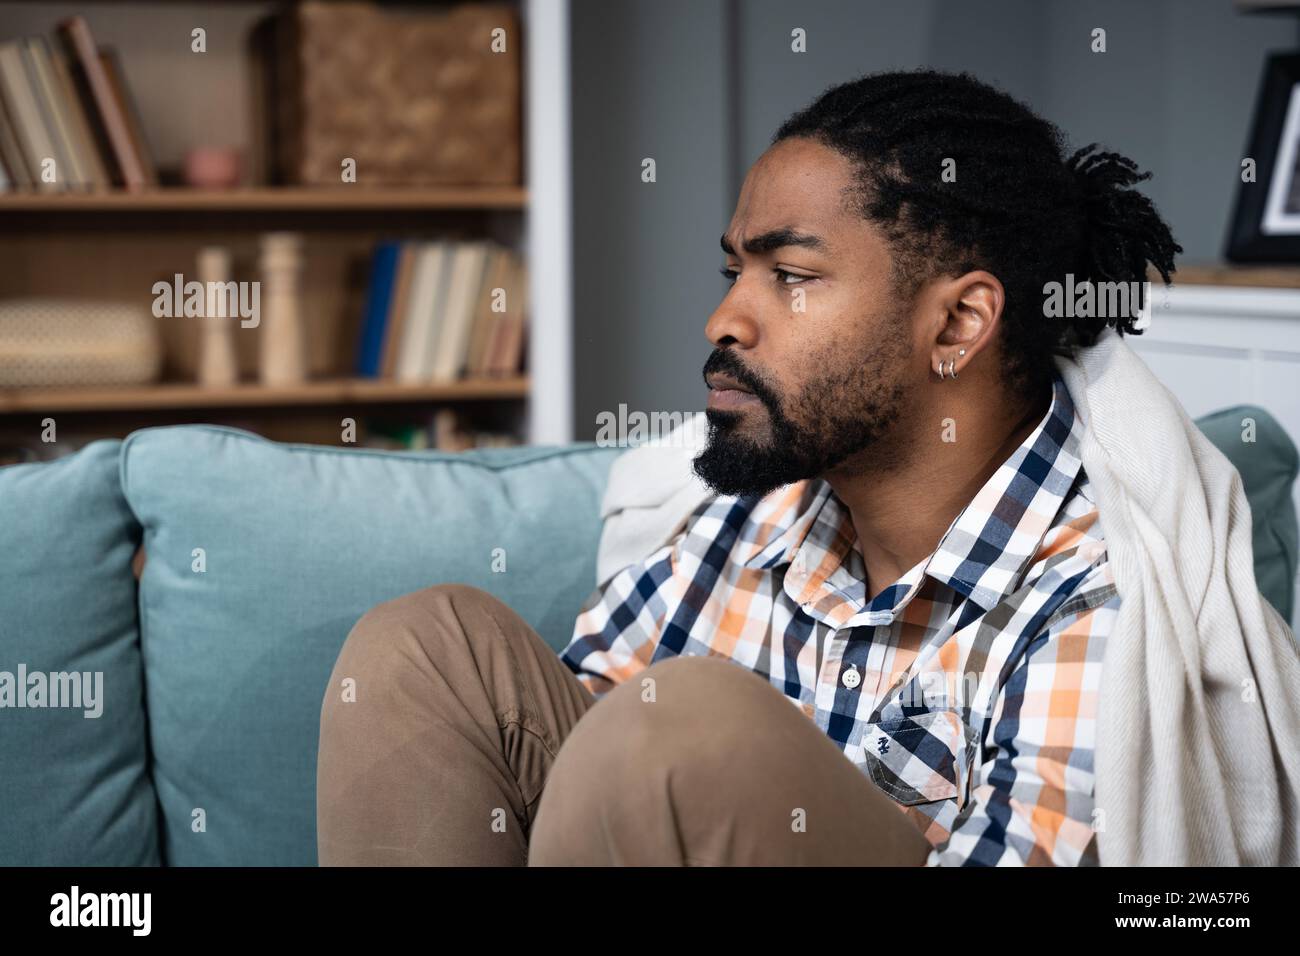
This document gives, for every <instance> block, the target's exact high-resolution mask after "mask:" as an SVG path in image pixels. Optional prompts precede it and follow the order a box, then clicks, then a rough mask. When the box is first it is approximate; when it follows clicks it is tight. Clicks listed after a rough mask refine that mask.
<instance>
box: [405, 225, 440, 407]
mask: <svg viewBox="0 0 1300 956" xmlns="http://www.w3.org/2000/svg"><path fill="white" fill-rule="evenodd" d="M446 249H447V243H445V242H422V243H419V244H418V248H417V250H416V252H415V257H416V258H415V263H414V265H413V267H412V268H413V269H414V270H415V271H414V274H413V275H412V276H411V291H410V295H409V297H408V301H407V310H406V318H405V319H404V320H403V329H402V337H401V339H400V344H399V345H398V353H397V360H396V368H395V370H394V377H395V378H396V379H397V380H398V381H399V382H420V381H423V380H424V373H425V368H424V357H425V355H426V354H427V353H428V351H429V339H430V338H431V336H432V332H433V310H434V300H435V299H436V296H437V289H438V284H439V281H440V277H441V272H442V267H443V260H444V259H445V258H446Z"/></svg>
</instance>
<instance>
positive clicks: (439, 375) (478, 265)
mask: <svg viewBox="0 0 1300 956" xmlns="http://www.w3.org/2000/svg"><path fill="white" fill-rule="evenodd" d="M487 253H488V244H487V243H486V242H483V241H475V242H462V243H459V244H458V245H457V247H456V256H455V259H454V261H453V264H452V271H451V276H450V278H449V280H448V282H447V298H446V303H445V307H444V310H443V321H442V325H441V327H440V328H439V330H438V341H437V344H436V345H435V346H434V352H433V362H432V367H431V369H430V371H429V379H430V381H434V382H450V381H455V380H456V379H457V378H459V377H460V373H461V370H462V368H463V367H464V364H465V352H466V349H467V347H468V344H469V328H470V323H471V322H472V321H473V319H474V312H475V304H476V301H477V299H478V293H479V290H480V289H481V288H482V286H483V268H484V266H485V265H486V263H487Z"/></svg>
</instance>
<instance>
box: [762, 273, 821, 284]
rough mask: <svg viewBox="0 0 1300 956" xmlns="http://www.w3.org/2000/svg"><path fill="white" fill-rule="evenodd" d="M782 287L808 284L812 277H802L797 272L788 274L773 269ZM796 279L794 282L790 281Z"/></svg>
mask: <svg viewBox="0 0 1300 956" xmlns="http://www.w3.org/2000/svg"><path fill="white" fill-rule="evenodd" d="M772 271H773V272H775V273H776V276H777V278H778V279H780V280H781V284H782V285H798V284H799V283H800V282H807V281H808V280H809V279H811V278H812V276H801V275H799V273H797V272H786V271H785V270H784V269H773V270H772ZM791 279H794V280H795V281H794V282H791V281H790V280H791Z"/></svg>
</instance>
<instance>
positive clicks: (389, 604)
mask: <svg viewBox="0 0 1300 956" xmlns="http://www.w3.org/2000/svg"><path fill="white" fill-rule="evenodd" d="M498 604H501V601H500V599H499V598H497V597H495V596H493V595H492V594H489V593H488V592H487V591H484V590H483V589H482V588H477V587H474V586H473V585H469V584H460V583H454V584H435V585H432V586H430V587H427V588H421V589H420V590H418V591H412V592H410V593H409V594H403V595H401V596H399V597H395V598H392V599H391V600H388V601H384V602H383V603H381V604H376V605H375V606H374V607H372V608H371V609H370V610H369V611H367V612H366V613H365V614H363V615H362V616H361V618H360V619H359V620H358V621H357V623H356V624H355V625H353V627H352V630H351V631H350V632H349V633H348V636H347V639H346V640H345V641H344V643H343V648H342V649H341V651H340V652H339V657H340V660H342V659H343V658H345V657H346V658H349V659H351V660H353V661H357V660H359V659H360V660H365V661H367V662H372V663H373V662H375V661H376V659H378V658H382V657H389V656H402V657H409V652H410V649H411V647H412V645H413V644H414V645H419V646H421V647H423V648H424V649H425V651H426V652H427V651H429V650H430V649H431V648H432V647H433V646H435V645H437V644H439V643H440V642H442V641H444V640H446V639H448V638H452V639H456V640H463V639H464V637H465V634H464V628H463V627H462V626H461V622H462V621H463V620H464V619H465V618H466V617H467V616H469V615H470V614H473V613H475V612H476V611H479V610H480V609H483V608H492V606H493V605H498Z"/></svg>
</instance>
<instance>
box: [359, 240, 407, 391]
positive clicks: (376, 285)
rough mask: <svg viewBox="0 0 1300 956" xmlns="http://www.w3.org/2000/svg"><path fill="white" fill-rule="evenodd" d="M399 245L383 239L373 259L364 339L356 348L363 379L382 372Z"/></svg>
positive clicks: (363, 328) (362, 326)
mask: <svg viewBox="0 0 1300 956" xmlns="http://www.w3.org/2000/svg"><path fill="white" fill-rule="evenodd" d="M400 251H401V246H400V244H398V243H396V242H381V243H379V244H378V245H377V246H376V247H375V251H374V254H373V256H372V257H371V261H370V283H369V288H368V290H367V293H366V311H365V318H364V319H363V321H362V325H361V341H360V343H359V345H358V348H357V362H356V373H357V374H358V375H360V376H362V377H364V378H374V377H375V376H377V375H378V374H379V363H380V359H381V356H382V354H383V343H384V328H385V326H386V325H387V324H388V308H389V304H390V302H391V299H392V294H393V278H394V275H395V274H396V271H397V258H398V253H399V252H400Z"/></svg>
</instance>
